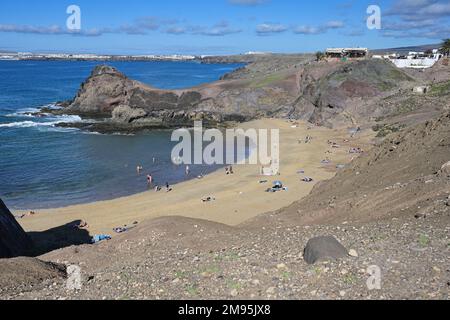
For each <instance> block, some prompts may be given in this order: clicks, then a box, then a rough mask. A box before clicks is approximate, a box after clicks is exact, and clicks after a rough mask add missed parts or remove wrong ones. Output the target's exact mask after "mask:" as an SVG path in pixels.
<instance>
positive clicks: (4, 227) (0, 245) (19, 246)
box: [0, 199, 33, 259]
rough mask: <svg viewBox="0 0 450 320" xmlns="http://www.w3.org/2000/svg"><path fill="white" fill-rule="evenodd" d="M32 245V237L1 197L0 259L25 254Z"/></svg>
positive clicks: (28, 252) (29, 250)
mask: <svg viewBox="0 0 450 320" xmlns="http://www.w3.org/2000/svg"><path fill="white" fill-rule="evenodd" d="M32 247H33V245H32V242H31V240H30V238H29V237H28V235H27V234H26V233H25V231H24V230H23V229H22V227H21V226H20V225H19V224H18V223H17V221H16V219H15V218H14V216H13V215H12V214H11V212H10V211H9V210H8V208H7V207H6V205H5V204H4V203H3V201H2V200H1V199H0V259H3V258H13V257H18V256H25V255H27V254H30V252H31V250H32Z"/></svg>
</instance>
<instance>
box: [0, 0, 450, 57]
mask: <svg viewBox="0 0 450 320" xmlns="http://www.w3.org/2000/svg"><path fill="white" fill-rule="evenodd" d="M70 5H76V6H78V7H79V8H80V12H81V19H80V21H81V29H80V30H77V31H71V30H68V29H67V24H66V21H67V19H68V18H69V16H70V14H68V13H67V8H68V7H69V6H70ZM370 5H377V6H378V7H379V8H380V10H381V29H373V30H369V28H368V27H367V19H368V17H369V14H368V13H367V9H368V7H369V6H370ZM449 35H450V1H449V0H342V1H339V0H337V1H336V0H321V1H299V0H194V1H186V0H164V1H159V0H126V1H123V0H114V1H110V0H70V1H66V0H39V1H29V0H14V1H10V0H1V2H0V49H2V50H9V51H20V52H66V53H98V54H135V55H140V54H205V55H210V54H238V53H245V52H249V51H256V52H280V53H291V52H315V51H318V50H324V49H325V48H327V47H348V46H359V47H368V48H371V49H378V48H393V47H401V46H413V45H420V44H434V43H440V42H441V40H442V39H443V38H448V37H449Z"/></svg>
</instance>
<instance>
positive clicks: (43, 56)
mask: <svg viewBox="0 0 450 320" xmlns="http://www.w3.org/2000/svg"><path fill="white" fill-rule="evenodd" d="M198 58H202V56H192V55H98V54H68V53H31V52H17V53H15V52H14V53H1V52H0V60H80V61H89V60H92V61H123V60H135V61H189V60H195V59H198Z"/></svg>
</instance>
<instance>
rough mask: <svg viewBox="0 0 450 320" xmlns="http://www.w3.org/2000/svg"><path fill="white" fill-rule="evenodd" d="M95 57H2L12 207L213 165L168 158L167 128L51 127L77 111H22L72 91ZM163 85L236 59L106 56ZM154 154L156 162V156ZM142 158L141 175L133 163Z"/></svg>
mask: <svg viewBox="0 0 450 320" xmlns="http://www.w3.org/2000/svg"><path fill="white" fill-rule="evenodd" d="M97 64H98V63H96V62H68V61H64V62H62V61H58V62H55V61H39V62H35V61H0V197H1V198H2V199H3V200H4V201H5V202H6V204H7V205H8V206H10V207H11V208H14V209H31V208H32V209H39V208H50V207H60V206H65V205H71V204H78V203H86V202H91V201H97V200H106V199H112V198H116V197H119V196H126V195H130V194H134V193H138V192H142V191H145V190H146V189H147V183H146V174H148V173H151V174H152V175H153V176H154V179H155V180H156V183H158V184H161V185H163V184H165V183H166V182H169V183H170V184H174V183H177V182H180V181H183V180H185V179H189V178H192V177H195V176H198V175H199V174H206V173H209V172H211V171H213V170H216V169H217V168H218V167H215V166H208V167H207V166H192V167H191V176H190V177H186V175H185V169H184V168H182V167H176V166H174V165H173V164H172V161H171V159H170V153H171V150H172V148H173V146H174V143H172V142H170V135H171V132H169V131H155V132H147V133H141V134H136V135H133V136H121V135H99V134H94V133H88V132H83V131H80V130H75V129H62V128H56V127H55V124H57V123H58V122H67V121H79V120H81V119H79V118H77V117H74V116H70V117H69V116H61V117H46V118H36V117H31V116H27V115H26V114H24V113H26V112H29V111H34V110H38V108H39V107H42V106H48V105H51V104H52V103H55V102H56V101H61V100H66V99H70V98H72V97H73V96H74V95H75V94H76V92H77V90H78V88H79V86H80V84H81V82H82V81H84V80H85V79H86V78H87V77H88V76H89V74H90V72H91V70H92V69H93V68H94V67H95V66H96V65H97ZM108 64H109V65H112V66H114V67H116V68H118V69H119V70H120V71H121V72H123V73H125V74H126V75H127V76H129V77H130V78H133V79H136V80H139V81H142V82H144V83H147V84H149V85H152V86H154V87H157V88H162V89H178V88H187V87H192V86H195V85H199V84H202V83H206V82H211V81H215V80H217V79H219V78H220V77H221V76H222V75H223V74H225V73H227V72H230V71H232V70H234V69H236V68H238V67H240V66H241V65H232V64H231V65H222V64H220V65H215V64H198V63H194V62H114V63H108ZM154 158H155V162H153V159H154ZM137 165H142V166H143V167H144V170H143V172H142V174H141V175H138V174H137V172H136V166H137Z"/></svg>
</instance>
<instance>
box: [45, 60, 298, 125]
mask: <svg viewBox="0 0 450 320" xmlns="http://www.w3.org/2000/svg"><path fill="white" fill-rule="evenodd" d="M277 79H278V78H276V80H277ZM282 80H284V79H282ZM262 81H263V82H264V83H267V84H268V86H267V87H265V86H262V85H260V84H259V82H255V83H252V82H250V81H248V80H247V81H245V82H242V81H239V80H237V81H233V80H231V81H219V82H216V83H211V84H207V85H203V86H200V87H196V88H192V89H186V90H159V89H155V88H152V87H150V86H147V85H145V84H143V83H140V82H137V81H133V80H130V79H128V78H127V77H126V76H125V75H123V74H122V73H120V72H119V71H117V70H116V69H114V68H112V67H109V66H98V67H96V68H95V69H94V70H93V71H92V73H91V75H90V77H89V78H88V79H87V80H86V81H85V82H84V83H83V84H82V85H81V88H80V90H79V91H78V93H77V96H76V97H75V98H74V99H73V100H72V101H70V102H69V103H66V104H64V105H61V107H62V108H61V109H60V110H57V111H51V112H52V113H59V114H76V115H80V116H82V117H84V118H90V119H92V118H94V119H97V118H103V119H104V121H102V122H98V121H97V122H92V123H88V122H84V123H78V124H59V126H63V127H64V126H75V127H79V128H82V129H87V130H92V131H99V132H106V133H108V132H111V131H127V132H134V131H138V130H142V129H160V128H173V127H181V126H191V125H192V124H193V122H194V121H195V120H202V121H203V122H204V125H205V126H217V125H218V124H224V123H225V124H226V123H227V122H236V121H239V122H240V121H247V120H251V119H254V118H257V117H260V116H272V115H274V114H275V113H277V112H280V110H281V111H285V112H287V111H288V110H289V109H290V107H291V104H292V102H293V101H295V92H290V91H289V90H286V89H284V88H282V87H278V86H275V85H274V84H275V83H276V81H273V80H272V79H271V78H269V79H265V78H263V79H262ZM290 81H292V79H291V80H290ZM291 91H292V90H291ZM46 111H47V112H48V111H49V110H46Z"/></svg>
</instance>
